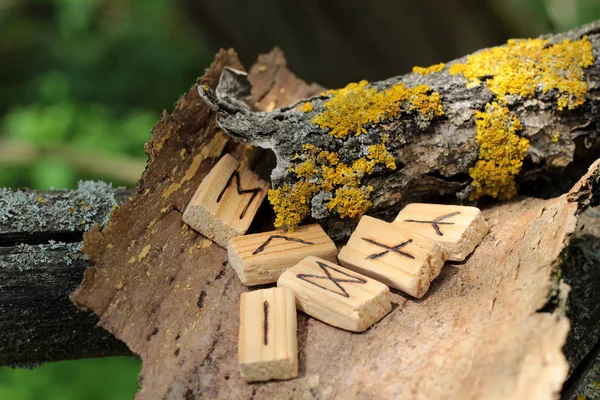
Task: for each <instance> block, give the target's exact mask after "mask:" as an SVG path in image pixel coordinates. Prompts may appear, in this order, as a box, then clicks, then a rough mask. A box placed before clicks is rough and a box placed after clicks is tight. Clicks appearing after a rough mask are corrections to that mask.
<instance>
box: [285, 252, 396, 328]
mask: <svg viewBox="0 0 600 400" xmlns="http://www.w3.org/2000/svg"><path fill="white" fill-rule="evenodd" d="M277 286H278V287H286V288H289V289H291V290H292V291H293V292H294V296H295V297H296V305H297V307H298V310H300V311H303V312H304V313H306V314H308V315H310V316H312V317H314V318H316V319H318V320H320V321H323V322H325V323H327V324H329V325H333V326H336V327H338V328H342V329H345V330H348V331H352V332H363V331H364V330H366V329H367V328H369V327H370V326H371V325H373V324H374V323H376V322H377V321H379V320H380V319H381V318H383V317H384V316H385V315H386V314H387V313H388V312H390V311H391V309H392V304H391V302H390V296H389V294H390V290H389V288H388V287H387V286H386V285H384V284H382V283H379V282H377V281H375V280H373V279H370V278H368V277H366V276H363V275H360V274H358V273H356V272H354V271H350V270H348V269H346V268H344V267H340V266H339V265H336V264H334V263H332V262H329V261H326V260H323V259H321V258H317V257H313V256H310V257H306V258H305V259H303V260H302V261H300V262H299V263H298V264H296V265H295V266H293V267H292V268H289V269H287V270H286V271H285V272H284V273H283V274H281V276H280V277H279V280H278V281H277Z"/></svg>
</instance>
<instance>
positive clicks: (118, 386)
mask: <svg viewBox="0 0 600 400" xmlns="http://www.w3.org/2000/svg"><path fill="white" fill-rule="evenodd" d="M139 370H140V361H139V359H137V358H134V357H111V358H98V359H88V360H79V361H61V362H56V363H50V364H45V365H42V366H41V367H39V368H37V369H35V370H26V369H14V370H11V369H9V368H6V367H4V368H0V399H4V400H70V399H73V400H107V399H110V400H120V399H131V398H132V397H133V395H134V394H135V392H136V391H137V389H138V383H137V380H136V375H137V374H138V373H139Z"/></svg>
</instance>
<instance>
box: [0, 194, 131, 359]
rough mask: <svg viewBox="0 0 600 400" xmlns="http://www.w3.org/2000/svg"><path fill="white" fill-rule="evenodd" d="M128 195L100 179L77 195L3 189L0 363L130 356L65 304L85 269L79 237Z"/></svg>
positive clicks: (84, 315) (85, 316)
mask: <svg viewBox="0 0 600 400" xmlns="http://www.w3.org/2000/svg"><path fill="white" fill-rule="evenodd" d="M128 194H129V192H128V191H125V190H122V189H117V190H115V189H113V188H112V187H111V186H110V185H108V184H105V183H101V182H97V183H96V182H82V183H80V185H79V189H78V190H74V191H50V192H35V191H29V190H8V189H0V315H1V316H2V317H1V318H0V365H10V366H34V365H37V364H39V363H42V362H45V361H58V360H65V359H78V358H86V357H101V356H111V355H121V354H129V350H128V349H127V346H125V345H124V344H123V343H122V342H121V341H119V340H117V339H116V338H115V337H114V336H113V335H111V334H110V333H109V332H107V331H105V330H104V329H101V328H98V327H96V324H97V322H98V318H97V317H96V315H94V314H93V313H91V312H88V311H82V310H80V309H78V308H77V307H75V306H74V305H73V304H72V303H71V301H70V300H69V294H70V293H71V292H72V291H73V290H74V289H75V288H76V287H77V285H78V284H79V283H80V282H81V279H82V278H83V273H84V271H85V269H86V267H87V266H88V265H89V263H88V260H87V257H86V256H85V255H84V254H83V253H82V252H81V247H82V238H83V232H84V231H85V230H86V229H89V227H90V226H91V225H94V224H101V225H103V224H105V223H106V222H107V221H108V218H109V216H110V213H111V211H112V210H113V208H114V207H116V206H117V204H118V203H120V202H123V201H124V200H125V199H126V198H127V196H128Z"/></svg>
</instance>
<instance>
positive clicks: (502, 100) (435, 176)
mask: <svg viewBox="0 0 600 400" xmlns="http://www.w3.org/2000/svg"><path fill="white" fill-rule="evenodd" d="M511 43H512V42H511ZM511 43H509V44H508V45H505V46H504V47H498V48H493V49H489V50H482V51H481V52H478V53H475V55H472V56H467V57H463V58H461V59H458V60H454V61H452V62H449V63H448V64H447V65H446V66H445V67H444V68H443V69H442V70H441V71H437V72H434V73H427V74H421V73H410V74H407V75H403V76H398V77H394V78H390V79H387V80H385V81H380V82H372V83H370V84H368V85H366V86H365V84H364V83H363V82H360V83H357V84H351V85H349V86H347V87H346V88H344V89H341V90H336V91H324V92H322V93H320V94H319V95H317V96H314V97H311V98H307V99H302V100H298V101H297V102H295V103H294V104H292V105H289V106H285V107H281V108H276V109H272V107H271V110H269V111H256V108H255V106H256V105H255V104H253V103H252V102H251V101H250V102H247V97H246V96H245V94H247V93H249V91H250V82H249V81H248V80H247V79H244V77H243V76H242V75H240V74H236V73H234V72H231V71H225V73H224V74H223V76H222V77H221V82H222V84H221V85H220V86H219V87H218V88H217V90H216V91H215V92H214V93H213V92H212V91H210V90H208V89H207V90H205V88H200V95H201V96H202V97H203V99H204V100H205V101H207V102H208V103H209V104H210V106H211V107H212V108H213V109H214V110H216V111H217V121H218V123H219V125H220V126H221V127H222V128H223V129H224V130H225V131H226V132H228V133H229V134H230V135H231V136H232V137H233V138H235V139H236V140H238V141H241V142H245V143H249V144H251V145H253V146H260V147H264V148H267V149H270V150H272V151H273V152H274V154H275V156H276V159H277V165H276V168H275V169H274V170H273V172H272V174H271V178H272V183H273V188H274V189H275V191H276V193H274V194H273V195H272V196H270V199H271V202H272V203H273V204H274V205H275V211H276V212H277V213H278V219H277V221H276V224H277V223H279V224H283V225H285V223H286V222H288V223H289V222H290V221H291V223H289V224H290V225H293V224H294V223H296V221H297V220H301V221H304V222H306V221H308V220H310V219H316V220H317V221H318V222H320V223H321V224H322V225H323V226H324V227H325V228H326V230H327V231H328V233H329V234H330V235H331V236H333V237H334V238H335V239H344V238H347V237H348V236H349V234H350V233H351V231H352V227H353V226H354V225H355V224H356V218H352V216H356V215H360V214H361V213H362V212H364V211H366V213H367V214H370V215H373V216H376V217H380V218H383V219H385V220H391V219H392V218H393V216H394V215H395V214H396V213H397V212H398V210H399V209H400V208H401V207H402V206H403V205H405V204H407V203H410V202H420V201H426V202H427V201H444V202H453V203H456V202H469V201H471V200H474V199H477V198H480V197H482V196H483V195H492V196H497V197H499V198H501V199H502V198H504V199H506V198H510V197H512V196H514V195H515V193H516V192H517V190H516V189H518V192H519V193H520V194H526V195H537V196H540V195H542V196H543V197H551V196H556V195H559V194H561V193H564V192H565V191H566V190H568V188H569V187H570V186H571V185H572V184H573V183H574V182H575V181H576V180H577V179H578V178H579V177H580V176H581V175H582V173H583V172H584V171H585V170H586V169H587V167H588V166H589V165H590V164H591V162H593V161H594V160H595V159H596V158H597V157H598V156H599V155H600V138H599V137H598V133H597V132H598V131H597V129H598V126H599V124H600V58H599V57H598V56H599V55H600V21H599V22H596V23H593V24H590V25H588V26H585V27H582V28H579V29H576V30H573V31H571V32H567V33H564V34H559V35H554V36H547V37H545V38H542V39H531V40H529V41H525V42H516V44H515V43H512V44H511ZM519 43H520V44H519ZM532 49H533V50H532ZM513 53H516V54H513ZM569 57H571V58H569ZM563 59H564V60H566V61H564V62H554V61H553V60H563ZM529 62H539V63H542V64H543V68H542V67H540V74H543V75H542V76H541V77H540V76H538V75H537V74H531V73H529V74H528V72H530V71H529V70H530V69H531V68H528V67H527V65H528V63H529ZM488 64H490V65H492V66H493V67H485V68H484V67H478V66H480V65H484V66H485V65H488ZM495 64H497V65H495ZM571 64H572V66H573V68H571ZM494 65H495V67H494ZM461 66H462V68H460V67H461ZM478 68H479V69H478ZM571 69H573V70H571ZM478 72H479V75H477V73H478ZM492 73H493V74H495V75H491V74H492ZM563 75H565V76H569V78H568V79H565V80H564V81H563V80H560V79H558V78H557V77H558V76H563ZM474 76H477V78H474ZM476 82H479V84H478V85H476V84H475V83H476ZM511 82H512V83H511ZM514 82H521V83H522V86H523V89H522V90H520V91H519V88H520V87H521V86H520V85H515V84H514ZM525 87H527V88H528V90H525ZM517 92H518V93H520V94H518V93H517ZM502 124H504V125H506V126H501V125H502ZM485 129H488V130H490V132H486V131H485ZM503 130H504V131H506V132H508V133H509V134H507V136H506V138H501V139H497V138H496V137H497V136H501V135H503V133H501V131H503ZM492 131H493V132H492ZM515 133H518V136H516V134H515ZM382 143H383V144H384V145H385V148H386V152H387V154H390V155H391V156H392V157H393V160H394V162H395V164H394V166H393V167H390V166H389V164H386V163H383V162H380V163H375V164H374V165H372V166H371V170H369V169H368V168H364V166H365V161H366V162H368V161H372V160H373V158H371V157H369V152H370V150H371V148H372V146H376V145H381V144H382ZM511 143H512V144H511ZM307 145H309V146H312V148H315V149H316V150H315V151H314V154H315V155H311V154H307V153H308V152H307V149H306V146H307ZM490 147H491V148H490ZM312 148H311V149H312ZM311 151H312V150H311ZM331 154H334V155H335V156H336V157H337V159H336V160H335V162H332V161H331V156H330V155H331ZM525 156H526V157H525ZM489 157H491V159H489ZM362 160H364V161H362ZM341 164H343V165H345V166H347V167H348V168H340V165H341ZM360 166H362V167H363V168H357V167H360ZM367 167H369V166H367ZM331 170H333V171H334V172H338V175H336V174H335V173H329V171H331ZM508 173H510V174H511V175H510V176H504V175H505V174H508ZM340 174H341V175H340ZM513 175H515V176H514V177H513ZM348 176H351V177H352V179H354V182H352V181H351V179H349V178H346V179H345V178H344V177H348ZM515 181H516V182H515ZM357 189H358V190H357ZM338 191H339V192H338ZM286 200H288V201H287V203H286ZM297 200H300V201H297ZM303 202H305V203H307V204H308V208H307V207H304V208H302V209H300V207H290V206H289V203H296V204H303ZM485 202H487V200H485V199H484V200H483V202H480V204H484V203H485ZM340 204H341V205H342V206H340ZM278 205H283V206H282V207H280V209H279V210H278V208H277V206H278ZM366 205H370V207H367V206H366ZM352 206H354V207H355V209H356V210H357V211H358V212H355V213H352V212H348V210H349V209H351V207H352ZM290 214H292V215H291V216H290Z"/></svg>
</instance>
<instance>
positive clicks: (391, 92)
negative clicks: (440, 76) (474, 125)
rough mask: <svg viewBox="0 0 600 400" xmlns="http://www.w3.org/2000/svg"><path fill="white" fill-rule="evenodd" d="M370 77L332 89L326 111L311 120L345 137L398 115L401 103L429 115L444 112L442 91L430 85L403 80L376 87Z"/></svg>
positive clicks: (359, 132) (364, 131)
mask: <svg viewBox="0 0 600 400" xmlns="http://www.w3.org/2000/svg"><path fill="white" fill-rule="evenodd" d="M368 84H369V83H368V82H367V81H360V82H358V83H350V84H349V85H347V86H346V87H345V88H343V89H337V90H329V91H327V92H326V94H331V95H332V97H331V99H329V100H328V101H326V102H325V103H324V104H323V106H324V108H325V111H323V112H322V113H320V114H317V115H316V116H315V117H314V118H313V120H312V122H313V123H314V124H317V125H319V127H321V128H322V129H329V134H330V135H333V136H336V137H338V138H344V137H346V136H348V135H349V134H355V135H357V136H358V135H361V134H364V133H367V130H366V128H365V127H366V125H368V124H374V123H379V122H382V121H385V120H389V119H392V118H394V117H397V116H398V115H399V114H400V112H401V111H402V107H403V106H404V105H407V106H408V107H407V108H408V109H409V110H410V111H418V112H420V113H421V115H422V116H423V117H425V118H426V119H433V118H434V117H436V116H441V115H444V111H443V109H442V102H441V99H440V95H439V93H437V92H433V91H432V89H431V88H430V87H429V86H426V85H419V86H417V87H414V88H407V87H406V86H405V85H404V84H403V83H398V84H396V85H393V86H392V87H391V88H389V89H386V90H382V91H377V89H375V88H372V87H368Z"/></svg>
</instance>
